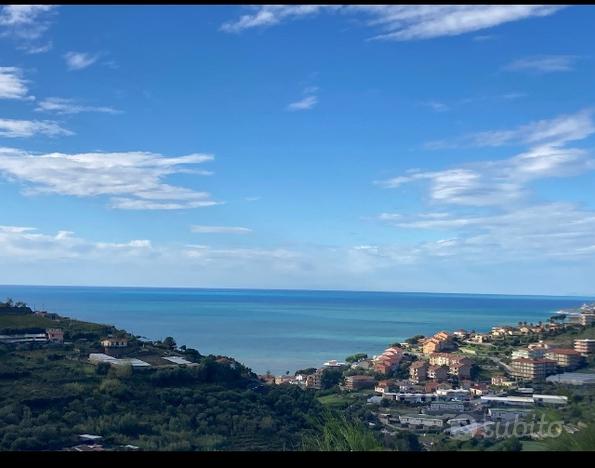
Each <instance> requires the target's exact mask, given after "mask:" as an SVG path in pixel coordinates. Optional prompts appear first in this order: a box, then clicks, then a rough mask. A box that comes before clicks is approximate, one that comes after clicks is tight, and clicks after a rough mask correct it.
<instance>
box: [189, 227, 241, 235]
mask: <svg viewBox="0 0 595 468" xmlns="http://www.w3.org/2000/svg"><path fill="white" fill-rule="evenodd" d="M190 230H191V231H192V232H194V233H196V234H249V233H251V232H252V229H250V228H246V227H238V226H199V225H193V226H191V227H190Z"/></svg>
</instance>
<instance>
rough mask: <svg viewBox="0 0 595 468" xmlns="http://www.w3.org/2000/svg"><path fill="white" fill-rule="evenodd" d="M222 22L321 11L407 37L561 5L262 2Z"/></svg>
mask: <svg viewBox="0 0 595 468" xmlns="http://www.w3.org/2000/svg"><path fill="white" fill-rule="evenodd" d="M251 8H252V9H253V10H254V13H252V14H246V15H242V16H241V17H240V18H239V19H237V20H234V21H229V22H226V23H224V24H223V25H222V26H221V30H223V31H225V32H234V33H238V32H242V31H244V30H247V29H253V28H263V27H270V26H274V25H278V24H280V23H282V22H286V21H292V20H296V19H302V18H307V17H313V16H316V15H317V14H318V13H320V12H328V13H341V14H345V15H360V16H364V17H366V18H367V20H366V21H365V24H366V25H367V26H369V27H374V28H379V29H380V30H382V31H383V32H382V33H381V34H378V35H376V36H375V37H374V38H373V39H382V40H395V41H407V40H416V39H430V38H435V37H441V36H456V35H459V34H464V33H468V32H474V31H480V30H483V29H488V28H492V27H494V26H498V25H500V24H505V23H508V22H511V21H518V20H521V19H526V18H531V17H540V16H548V15H551V14H553V13H555V12H556V11H558V10H560V9H561V8H563V7H562V6H552V5H440V6H438V5H370V6H366V5H351V6H340V5H303V6H298V5H291V6H289V5H265V6H260V7H251Z"/></svg>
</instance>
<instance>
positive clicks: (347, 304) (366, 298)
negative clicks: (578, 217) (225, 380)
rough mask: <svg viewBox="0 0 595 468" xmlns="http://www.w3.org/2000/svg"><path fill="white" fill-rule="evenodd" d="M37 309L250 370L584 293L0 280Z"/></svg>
mask: <svg viewBox="0 0 595 468" xmlns="http://www.w3.org/2000/svg"><path fill="white" fill-rule="evenodd" d="M5 297H12V298H13V299H15V300H21V301H24V302H26V303H28V304H29V305H31V306H34V307H36V308H39V309H45V310H48V311H50V312H56V313H59V314H61V315H66V316H69V317H72V318H77V319H81V320H89V321H92V322H99V323H108V324H113V325H116V326H117V327H119V328H124V329H126V330H128V331H130V332H132V333H134V334H137V335H142V336H145V337H147V338H150V339H158V338H164V337H166V336H173V337H174V338H176V340H177V342H178V344H179V345H181V344H186V345H187V346H189V347H193V348H196V349H198V350H199V351H200V352H201V353H203V354H209V353H213V354H224V355H228V356H232V357H234V358H236V359H237V360H238V361H240V362H243V363H244V364H246V365H247V366H249V367H251V368H252V369H253V370H254V371H255V372H259V373H263V372H266V371H267V370H270V371H271V372H273V373H284V372H285V371H287V370H289V371H291V372H293V371H295V370H297V369H300V368H304V367H311V366H320V364H321V363H322V362H324V361H326V360H329V359H344V358H345V357H346V356H348V355H350V354H353V353H357V352H365V353H368V354H370V355H372V354H378V353H379V352H381V351H382V350H383V349H384V348H386V347H387V345H389V344H390V343H393V342H395V341H401V340H404V339H405V338H408V337H410V336H413V335H416V334H423V335H427V334H431V333H434V332H437V331H439V330H442V329H446V330H451V331H452V330H455V329H458V328H465V329H468V330H471V329H475V330H478V331H482V330H483V331H485V330H488V329H489V328H490V327H492V326H493V325H500V324H516V323H517V322H518V321H519V320H526V321H529V322H531V321H533V322H537V321H539V320H546V319H547V318H548V317H550V316H551V315H552V313H553V312H555V311H556V310H559V309H562V308H569V307H577V306H580V305H581V304H583V303H584V302H588V301H593V298H585V297H552V296H501V295H476V294H430V293H389V292H352V291H296V290H292V291H288V290H237V289H236V290H232V289H173V288H98V287H49V286H0V298H2V299H3V298H5Z"/></svg>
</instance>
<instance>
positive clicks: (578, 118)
mask: <svg viewBox="0 0 595 468" xmlns="http://www.w3.org/2000/svg"><path fill="white" fill-rule="evenodd" d="M591 116H592V110H591V109H586V110H582V111H580V112H577V113H575V114H569V115H561V116H559V117H556V118H554V119H549V120H548V119H546V120H539V121H535V122H530V123H528V124H525V125H521V126H519V127H517V128H514V129H509V130H490V131H485V132H476V133H470V134H467V135H463V136H461V137H458V138H455V139H452V140H435V141H430V142H428V143H425V144H424V147H425V148H427V149H446V148H459V147H490V146H491V147H497V146H504V145H510V144H537V143H548V142H553V143H557V144H561V143H566V142H569V141H574V140H582V139H583V138H586V137H587V136H589V135H591V134H592V133H593V131H594V130H593V121H592V118H591Z"/></svg>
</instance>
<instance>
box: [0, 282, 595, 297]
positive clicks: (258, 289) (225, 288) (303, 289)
mask: <svg viewBox="0 0 595 468" xmlns="http://www.w3.org/2000/svg"><path fill="white" fill-rule="evenodd" d="M0 287H41V288H97V289H198V290H221V291H300V292H351V293H381V294H434V295H438V294H449V295H468V296H516V297H569V298H577V299H578V298H581V299H595V293H594V294H530V293H525V294H511V293H474V292H444V291H387V290H376V289H368V290H365V289H326V288H320V289H309V288H264V287H258V288H248V287H206V286H113V285H72V284H0Z"/></svg>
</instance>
